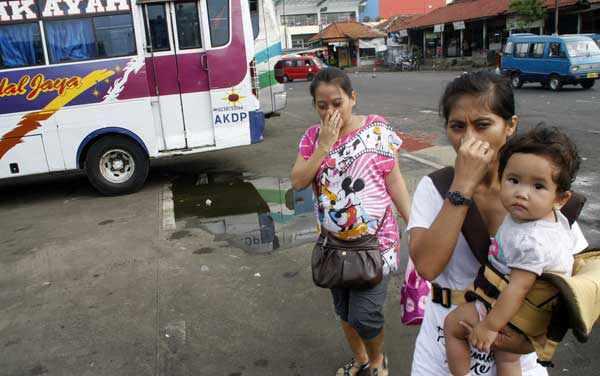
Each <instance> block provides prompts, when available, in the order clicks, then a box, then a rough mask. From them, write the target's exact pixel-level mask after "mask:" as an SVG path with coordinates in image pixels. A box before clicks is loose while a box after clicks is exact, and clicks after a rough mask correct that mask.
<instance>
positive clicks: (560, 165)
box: [498, 123, 581, 193]
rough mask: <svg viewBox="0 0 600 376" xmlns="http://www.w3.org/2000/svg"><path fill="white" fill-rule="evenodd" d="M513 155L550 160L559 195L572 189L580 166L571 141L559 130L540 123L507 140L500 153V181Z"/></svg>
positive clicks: (579, 159)
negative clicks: (521, 154)
mask: <svg viewBox="0 0 600 376" xmlns="http://www.w3.org/2000/svg"><path fill="white" fill-rule="evenodd" d="M516 153H523V154H534V155H539V156H543V157H546V158H548V159H550V161H552V164H553V165H554V167H555V168H556V171H555V173H554V175H553V176H552V180H553V181H554V182H555V183H556V185H557V190H558V193H563V192H566V191H568V190H570V189H571V184H572V183H573V182H574V181H575V177H576V176H577V171H579V165H580V163H581V158H580V157H579V153H578V152H577V147H576V146H575V144H574V143H573V141H571V139H570V138H569V137H568V136H567V135H566V134H565V133H563V132H562V131H560V130H559V129H558V128H556V127H547V126H545V125H544V124H543V123H541V124H538V125H537V126H536V127H535V128H534V129H532V130H530V131H529V132H527V133H524V134H522V135H518V136H516V137H513V138H512V139H510V140H508V142H507V143H506V144H504V146H503V147H502V149H500V152H499V158H498V174H499V176H500V177H501V178H502V174H503V173H504V169H505V168H506V165H507V164H508V160H509V159H510V157H511V156H512V155H514V154H516Z"/></svg>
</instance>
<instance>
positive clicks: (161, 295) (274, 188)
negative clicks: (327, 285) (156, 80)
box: [0, 73, 600, 376]
mask: <svg viewBox="0 0 600 376" xmlns="http://www.w3.org/2000/svg"><path fill="white" fill-rule="evenodd" d="M451 77H453V74H440V73H422V74H420V75H417V74H414V75H413V74H393V73H390V74H378V75H377V78H376V79H371V78H370V75H362V74H361V75H357V76H353V77H352V79H353V81H354V83H355V86H356V87H357V90H358V91H359V105H358V111H359V112H361V113H380V114H383V115H385V116H386V117H388V118H389V119H390V120H391V121H392V124H393V125H394V127H396V128H397V129H398V130H399V131H402V132H403V133H404V134H405V139H406V140H407V141H406V143H405V146H408V145H411V148H410V149H411V150H410V151H406V153H407V154H404V155H403V156H402V159H401V166H402V171H403V174H404V176H405V178H406V180H407V182H408V184H409V188H410V189H411V190H412V189H414V186H415V185H416V183H417V182H418V180H419V179H420V178H421V177H422V176H423V175H425V174H427V173H429V172H430V171H432V170H433V169H434V168H435V167H436V166H438V165H445V164H451V163H452V160H453V154H452V152H451V150H450V149H449V147H448V145H447V142H446V141H445V139H444V136H443V131H442V128H441V126H440V120H439V118H438V116H437V112H436V104H435V101H436V99H437V96H438V95H439V92H440V90H441V88H442V87H443V84H444V82H446V81H447V80H449V79H450V78H451ZM288 89H289V96H290V97H289V105H288V108H287V110H286V111H285V112H284V113H283V114H282V116H281V117H274V118H271V119H270V120H269V121H268V123H267V129H266V134H265V141H264V142H263V143H261V144H258V145H253V146H249V147H244V148H238V149H234V150H226V151H220V152H215V153H210V154H203V155H198V156H196V157H191V158H185V159H174V160H168V161H160V162H158V163H155V164H154V166H153V168H152V172H151V177H150V179H149V182H148V183H147V185H146V186H145V188H144V189H143V190H142V191H141V192H139V193H136V194H133V195H129V196H122V197H111V198H106V197H100V196H98V195H97V194H96V193H95V192H94V191H93V190H92V189H91V188H90V186H89V184H88V183H87V181H86V180H85V178H84V177H82V176H81V175H72V176H68V177H46V178H33V179H26V180H25V181H19V182H9V183H1V185H0V193H2V196H1V197H2V198H1V199H0V338H1V339H0V375H11V376H12V375H65V376H67V375H78V376H79V375H110V376H115V375H165V376H166V375H169V376H171V375H226V376H236V375H238V376H241V375H243V376H249V375H250V376H253V375H261V376H264V375H286V376H287V375H292V376H295V375H303V376H309V375H310V376H312V375H319V376H321V375H325V376H326V375H332V374H333V372H334V371H335V369H336V368H337V366H339V365H341V364H342V363H343V362H345V361H346V360H348V358H349V356H350V355H349V352H348V350H347V349H346V348H345V346H344V341H343V337H342V333H341V331H340V329H339V327H338V323H336V319H335V316H334V314H333V309H332V305H331V298H330V296H329V293H328V291H325V290H322V289H319V288H316V287H314V285H313V283H312V280H311V274H310V266H309V265H310V250H311V245H310V244H309V243H307V242H306V238H305V235H306V231H307V226H310V224H309V223H308V224H307V222H306V218H307V216H308V218H310V213H309V212H306V210H302V211H300V210H296V209H294V210H292V209H290V208H289V206H290V205H288V204H289V197H287V194H288V188H289V181H287V180H286V178H287V177H288V175H289V171H290V168H291V166H292V164H293V161H294V159H295V155H296V146H297V142H298V140H299V138H300V135H301V134H302V132H303V131H304V130H305V129H306V127H307V126H308V125H309V124H311V122H314V121H316V115H315V114H314V112H313V111H312V109H311V101H310V98H309V97H308V95H307V85H306V84H305V83H294V84H291V85H288ZM594 93H595V92H594V91H591V92H587V94H585V93H579V92H567V93H566V95H565V96H564V97H562V98H563V99H564V100H565V101H566V100H569V98H570V99H572V100H573V101H575V100H590V101H593V100H595V99H591V97H592V96H594ZM529 94H531V95H529ZM584 94H585V95H587V96H583V95H584ZM519 95H520V96H521V98H520V101H521V102H520V103H525V104H528V106H529V108H532V109H534V110H535V113H534V112H531V113H527V114H525V116H524V118H525V119H527V118H531V119H537V117H538V116H541V115H539V114H540V113H541V112H542V111H544V109H545V111H546V112H551V114H549V115H548V116H547V117H548V118H551V119H552V118H558V119H561V118H562V117H563V116H566V115H564V114H559V113H557V112H561V110H560V109H556V108H553V107H552V106H549V107H545V106H544V105H543V103H541V102H540V101H541V100H540V99H539V96H541V95H549V94H546V93H541V92H540V93H538V92H536V91H533V90H532V93H529V92H528V91H525V92H524V94H519ZM575 98H577V99H575ZM552 99H553V100H555V99H557V97H552ZM588 105H590V104H589V103H587V102H573V103H572V107H573V108H574V109H579V112H580V113H581V114H582V116H579V118H578V119H579V124H578V128H581V129H583V130H587V131H593V130H595V129H594V128H593V125H591V122H590V120H589V119H593V118H595V117H594V116H593V111H591V110H588V108H589V107H588ZM577 106H579V107H577ZM532 114H533V115H532ZM536 114H537V115H536ZM586 122H587V123H586ZM571 132H573V134H575V137H577V140H578V143H579V144H580V145H581V146H582V147H581V149H582V151H583V152H584V153H585V156H586V157H587V158H588V161H589V162H588V163H590V164H591V163H594V164H592V166H597V164H596V162H597V161H598V155H597V154H596V153H595V152H594V151H593V147H592V144H591V141H590V138H591V137H596V136H594V134H593V133H589V132H584V131H576V130H575V131H574V130H571ZM584 135H585V137H584ZM421 146H424V147H423V148H421ZM582 171H583V176H584V177H585V180H582V181H581V182H580V183H578V184H579V185H578V186H581V187H585V188H586V189H587V192H588V194H590V196H591V204H592V205H595V203H596V202H597V198H596V197H597V195H596V189H597V185H596V184H595V181H596V180H595V179H596V176H597V175H596V174H595V170H594V168H593V167H589V166H588V167H584V169H583V170H582ZM208 199H210V200H211V204H210V205H208V204H206V202H207V201H206V200H208ZM292 199H293V201H294V202H295V203H296V204H297V205H298V206H297V207H300V204H301V203H302V201H301V199H302V197H295V196H294V197H293V198H292ZM203 203H204V205H203ZM231 203H235V204H234V205H233V204H232V205H230V204H231ZM196 210H198V211H199V212H197V211H196ZM211 210H212V211H214V212H211V213H212V214H211V217H210V218H211V219H212V220H210V221H207V220H206V219H201V218H200V219H199V217H198V215H197V214H198V213H207V212H210V211H211ZM596 213H597V212H596V211H595V210H593V209H592V210H590V211H589V212H588V213H587V214H586V217H585V218H586V220H587V221H588V224H589V225H586V226H589V228H591V229H596V228H597V225H596V223H595V222H594V221H596V217H594V216H595V215H597V214H596ZM265 214H268V215H265ZM269 217H270V218H271V221H269V219H268V218H269ZM265 228H268V229H269V230H268V231H267V230H265ZM275 234H277V235H280V236H278V237H277V239H278V240H277V241H276V240H275ZM256 239H260V241H259V242H258V243H259V244H256ZM264 239H268V240H267V241H265V242H264V243H263V242H262V240H264ZM269 247H270V248H269ZM402 255H403V258H406V245H405V244H403V253H402ZM398 287H399V286H398V284H397V283H396V282H394V283H391V284H390V289H389V292H388V304H387V306H386V311H385V313H386V317H387V323H386V349H387V353H388V356H389V358H390V363H391V370H392V372H391V375H394V376H396V375H398V376H402V375H408V374H409V371H408V370H409V367H410V360H411V353H412V348H413V347H412V346H413V343H414V339H415V335H416V329H415V328H408V327H405V326H403V325H402V324H401V323H400V319H399V318H400V310H399V302H398ZM599 338H600V335H599V334H598V333H596V334H595V335H594V336H593V338H592V339H591V340H590V342H589V343H588V344H586V345H584V346H581V345H579V344H576V342H575V341H574V340H573V339H572V338H570V339H569V340H568V341H566V342H565V343H564V345H563V346H562V347H561V348H560V349H559V354H558V357H557V362H556V363H557V368H556V369H555V370H553V371H552V374H556V375H557V374H562V373H565V374H566V373H567V372H568V374H572V375H591V374H594V373H595V369H596V368H597V367H598V365H600V363H598V360H596V357H595V355H594V354H595V351H596V349H597V346H598V344H599V341H600V339H599Z"/></svg>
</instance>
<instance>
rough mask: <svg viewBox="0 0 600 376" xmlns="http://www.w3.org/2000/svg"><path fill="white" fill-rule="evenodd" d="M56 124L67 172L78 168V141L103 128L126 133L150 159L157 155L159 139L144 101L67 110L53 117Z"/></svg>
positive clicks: (150, 111) (148, 108)
mask: <svg viewBox="0 0 600 376" xmlns="http://www.w3.org/2000/svg"><path fill="white" fill-rule="evenodd" d="M57 121H58V123H59V124H60V135H61V144H62V149H63V154H64V156H65V164H66V167H67V169H76V168H78V161H77V150H78V149H79V147H80V146H81V143H82V141H83V140H84V139H85V138H86V137H87V136H88V135H90V134H91V133H93V132H96V131H98V130H100V129H103V128H123V129H126V130H128V131H130V132H131V133H133V134H135V135H137V136H138V137H139V138H140V139H141V140H142V141H143V142H144V144H145V146H146V147H147V149H148V153H149V156H150V157H154V156H156V155H157V151H158V148H159V143H158V140H159V138H158V137H157V135H156V128H155V127H154V123H153V116H152V110H151V106H150V101H149V100H148V99H142V100H130V101H127V102H117V103H110V104H103V105H99V106H81V107H76V108H68V109H65V110H62V111H60V112H59V113H58V114H57Z"/></svg>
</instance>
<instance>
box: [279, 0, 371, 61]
mask: <svg viewBox="0 0 600 376" xmlns="http://www.w3.org/2000/svg"><path fill="white" fill-rule="evenodd" d="M363 2H364V0H363ZM360 3H361V1H359V0H278V1H276V2H275V12H276V13H277V17H278V18H279V21H280V24H281V39H282V40H281V46H282V48H283V49H284V50H287V51H290V50H303V49H307V48H310V46H309V43H308V40H309V39H310V38H311V37H313V36H314V35H315V34H317V33H319V32H320V31H321V30H323V29H324V28H325V27H327V25H329V24H331V23H333V22H342V21H351V20H358V19H359V5H360Z"/></svg>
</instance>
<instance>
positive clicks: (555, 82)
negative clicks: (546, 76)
mask: <svg viewBox="0 0 600 376" xmlns="http://www.w3.org/2000/svg"><path fill="white" fill-rule="evenodd" d="M548 87H550V90H552V91H560V89H562V82H560V78H559V77H558V76H550V80H549V81H548Z"/></svg>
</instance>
